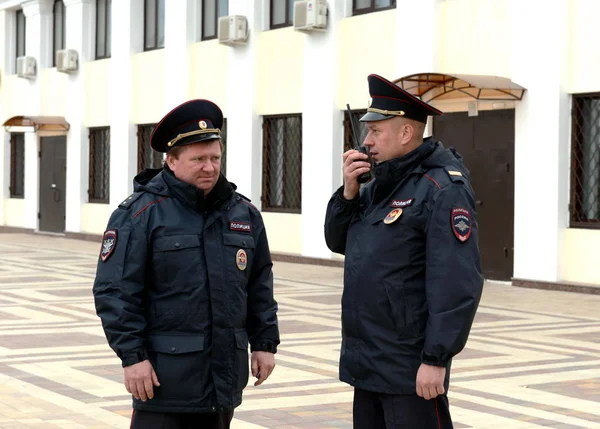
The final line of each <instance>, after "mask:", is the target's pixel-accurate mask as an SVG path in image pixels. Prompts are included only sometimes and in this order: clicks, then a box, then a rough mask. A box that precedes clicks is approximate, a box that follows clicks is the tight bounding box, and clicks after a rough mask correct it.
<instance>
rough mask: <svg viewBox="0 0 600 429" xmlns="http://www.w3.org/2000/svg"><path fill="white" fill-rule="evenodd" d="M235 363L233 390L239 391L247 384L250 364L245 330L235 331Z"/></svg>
mask: <svg viewBox="0 0 600 429" xmlns="http://www.w3.org/2000/svg"><path fill="white" fill-rule="evenodd" d="M235 363H236V375H237V380H236V382H235V384H234V385H235V390H237V391H241V390H243V389H244V388H245V387H246V386H247V385H248V378H249V377H250V366H249V363H248V333H247V332H246V330H245V329H244V330H239V331H236V332H235Z"/></svg>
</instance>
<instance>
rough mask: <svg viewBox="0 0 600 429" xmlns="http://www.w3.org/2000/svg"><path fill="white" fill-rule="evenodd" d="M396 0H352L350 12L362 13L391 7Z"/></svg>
mask: <svg viewBox="0 0 600 429" xmlns="http://www.w3.org/2000/svg"><path fill="white" fill-rule="evenodd" d="M395 7H396V0H353V1H352V14H353V15H362V14H365V13H371V12H379V11H380V10H386V9H393V8H395Z"/></svg>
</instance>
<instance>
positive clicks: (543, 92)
mask: <svg viewBox="0 0 600 429" xmlns="http://www.w3.org/2000/svg"><path fill="white" fill-rule="evenodd" d="M540 13H541V14H542V15H543V16H544V19H543V20H537V21H536V20H529V21H527V23H526V24H525V23H524V22H523V16H534V15H539V14H540ZM511 14H512V20H513V25H512V61H511V62H512V79H513V81H515V82H517V83H518V84H519V85H522V86H524V87H525V88H527V91H526V93H525V96H524V98H523V101H521V102H520V103H518V104H517V108H516V112H515V265H514V277H515V278H520V279H530V280H542V281H551V282H554V281H557V280H560V277H561V263H562V260H563V258H562V257H561V252H562V251H563V248H564V246H562V245H561V240H562V234H563V232H564V230H565V228H566V227H567V226H568V198H569V188H568V183H569V180H568V174H569V159H570V156H569V127H570V123H569V122H570V100H569V96H568V94H567V93H566V92H565V91H564V89H563V88H565V87H566V85H565V84H566V79H567V72H566V66H567V65H568V63H569V57H568V43H569V27H568V26H569V18H568V17H569V1H568V0H557V1H555V2H546V3H545V4H544V5H543V6H542V7H541V8H540V6H539V5H534V4H533V3H531V2H522V1H520V0H512V2H511ZM532 34H535V37H532V36H531V35H532ZM540 41H542V43H540ZM539 70H543V71H544V72H543V73H539ZM536 171H537V172H541V174H536Z"/></svg>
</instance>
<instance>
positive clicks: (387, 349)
mask: <svg viewBox="0 0 600 429" xmlns="http://www.w3.org/2000/svg"><path fill="white" fill-rule="evenodd" d="M368 83H369V92H370V95H371V98H372V102H371V105H370V106H369V108H368V109H367V113H366V114H365V115H364V116H363V117H362V118H361V121H363V122H365V123H366V124H367V128H368V134H367V136H366V138H365V141H364V146H366V147H367V148H368V149H369V155H370V157H371V159H372V161H373V164H371V163H369V162H368V161H369V157H368V156H367V155H366V154H364V153H361V152H359V151H357V150H354V149H353V150H349V151H348V152H346V153H344V158H343V159H344V164H343V172H344V185H343V186H341V187H340V188H339V189H338V190H337V191H336V192H335V193H334V194H333V195H332V197H331V199H330V201H329V204H328V206H327V214H326V219H325V239H326V242H327V245H328V247H329V248H330V249H331V251H333V252H336V253H340V254H343V255H345V262H344V264H345V267H344V290H343V295H342V348H341V355H340V374H339V376H340V380H341V381H343V382H346V383H348V384H350V385H352V386H354V413H353V415H354V417H353V418H354V428H355V429H413V428H419V429H449V428H452V427H453V425H452V419H451V416H450V411H449V403H448V398H447V392H448V387H449V378H450V367H451V362H452V359H453V358H454V357H455V356H456V355H457V354H458V353H459V352H460V351H462V349H463V348H464V346H465V344H466V342H467V338H468V336H469V332H470V330H471V326H472V323H473V320H474V317H475V313H476V310H477V308H478V305H479V301H480V298H481V294H482V288H483V277H482V274H481V262H480V254H479V248H478V225H477V216H476V213H475V204H474V192H473V189H472V188H471V184H470V182H469V172H468V170H467V168H466V167H465V165H464V163H463V161H462V158H461V157H460V155H459V154H458V153H456V152H455V151H454V150H453V149H445V148H444V147H443V145H442V143H441V142H439V141H436V140H435V139H434V138H433V137H428V138H425V139H424V138H423V134H424V131H425V125H426V123H427V117H428V116H431V115H441V114H442V112H440V111H439V110H437V109H435V108H434V107H432V106H430V105H428V104H426V103H424V102H423V101H421V100H420V99H418V98H416V97H414V96H412V95H411V94H410V93H408V92H406V91H404V90H403V89H401V88H400V87H398V86H397V85H395V84H393V83H392V82H390V81H388V80H387V79H385V78H383V77H381V76H378V75H370V76H369V77H368ZM365 174H367V175H369V174H370V176H371V177H372V179H371V180H370V181H369V182H368V183H366V184H365V185H364V186H362V189H361V188H360V183H359V181H358V178H359V177H361V176H363V175H365ZM363 177H364V176H363ZM361 182H362V180H361Z"/></svg>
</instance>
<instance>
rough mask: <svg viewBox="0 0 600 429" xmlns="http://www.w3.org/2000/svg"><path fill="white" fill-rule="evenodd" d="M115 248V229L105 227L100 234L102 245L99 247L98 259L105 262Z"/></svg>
mask: <svg viewBox="0 0 600 429" xmlns="http://www.w3.org/2000/svg"><path fill="white" fill-rule="evenodd" d="M116 248H117V230H116V229H114V228H113V229H107V230H106V231H105V232H104V235H103V236H102V247H101V249H100V259H102V262H106V261H107V259H108V258H110V255H112V253H113V252H114V250H115V249H116Z"/></svg>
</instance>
